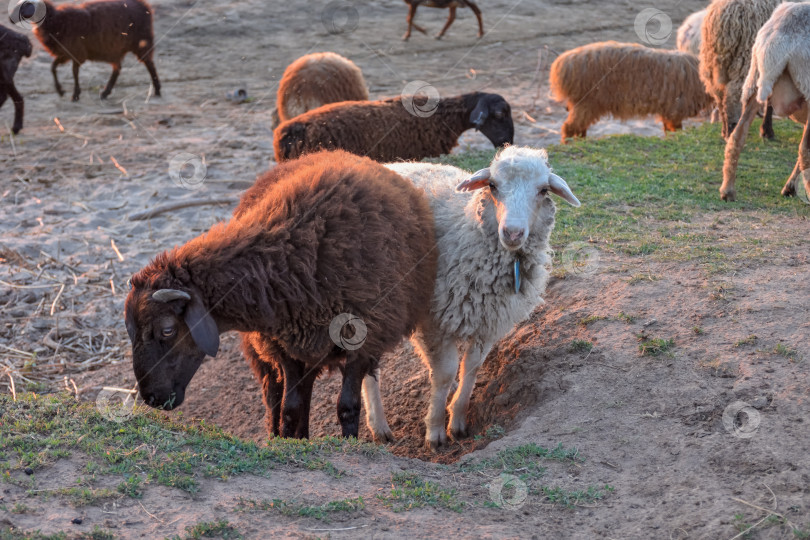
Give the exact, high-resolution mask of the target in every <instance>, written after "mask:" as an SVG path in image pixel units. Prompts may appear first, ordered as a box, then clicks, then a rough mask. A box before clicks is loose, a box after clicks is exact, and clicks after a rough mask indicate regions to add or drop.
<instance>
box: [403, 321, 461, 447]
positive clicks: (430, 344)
mask: <svg viewBox="0 0 810 540" xmlns="http://www.w3.org/2000/svg"><path fill="white" fill-rule="evenodd" d="M412 343H413V344H414V347H415V348H416V351H417V352H418V353H419V354H420V356H421V357H422V359H423V360H424V361H425V362H426V363H427V364H428V367H429V368H430V404H429V405H428V413H427V416H426V417H425V428H426V429H425V445H426V446H427V447H428V448H430V450H431V451H435V450H436V449H437V448H438V447H439V446H441V445H443V444H445V443H447V433H446V430H445V427H444V420H445V409H446V407H447V396H448V394H450V389H451V388H452V387H453V383H454V381H455V378H456V373H457V372H458V349H457V348H456V344H455V342H454V341H453V340H452V339H448V338H445V337H442V336H426V335H425V334H421V333H420V334H415V335H414V339H412Z"/></svg>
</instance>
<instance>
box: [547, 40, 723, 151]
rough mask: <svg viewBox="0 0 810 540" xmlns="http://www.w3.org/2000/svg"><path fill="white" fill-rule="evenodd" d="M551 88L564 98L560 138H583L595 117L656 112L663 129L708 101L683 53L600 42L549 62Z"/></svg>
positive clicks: (676, 126)
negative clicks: (563, 115) (564, 112)
mask: <svg viewBox="0 0 810 540" xmlns="http://www.w3.org/2000/svg"><path fill="white" fill-rule="evenodd" d="M550 77H551V92H552V94H553V95H554V97H555V99H557V100H559V101H562V102H565V104H566V109H567V110H568V118H567V119H566V120H565V123H564V124H563V126H562V142H563V143H565V141H566V139H568V138H570V137H585V135H586V133H587V130H588V128H589V127H590V126H591V125H592V124H594V123H595V122H596V121H597V120H599V118H601V117H602V116H605V115H607V114H612V115H613V116H614V117H615V118H619V119H622V120H624V119H629V118H634V117H639V116H647V115H652V114H654V115H658V116H659V117H660V118H661V121H662V122H663V124H664V131H665V132H666V131H675V130H677V129H681V127H682V122H683V120H684V119H686V118H690V117H692V116H697V115H698V114H700V112H701V111H703V110H705V109H706V108H707V107H708V106H709V105H710V104H711V98H710V97H709V95H708V94H707V93H706V90H705V88H704V87H703V83H702V82H701V81H700V77H699V76H698V59H697V58H696V57H695V56H694V55H692V54H689V53H683V52H680V51H668V50H661V49H649V48H647V47H642V46H641V45H637V44H634V43H617V42H615V41H606V42H602V43H593V44H591V45H585V46H583V47H578V48H576V49H572V50H570V51H567V52H565V53H563V54H561V55H560V56H559V58H557V59H556V60H555V61H554V63H553V64H551V75H550Z"/></svg>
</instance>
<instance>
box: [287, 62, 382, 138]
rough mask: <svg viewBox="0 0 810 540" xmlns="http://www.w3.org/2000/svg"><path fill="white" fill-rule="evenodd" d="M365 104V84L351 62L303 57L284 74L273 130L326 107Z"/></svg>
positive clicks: (355, 66) (358, 69) (366, 92)
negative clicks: (281, 124)
mask: <svg viewBox="0 0 810 540" xmlns="http://www.w3.org/2000/svg"><path fill="white" fill-rule="evenodd" d="M367 100H368V87H367V86H366V80H365V79H364V78H363V72H362V71H360V68H359V67H357V65H356V64H355V63H354V62H352V61H351V60H349V59H348V58H345V57H343V56H341V55H339V54H335V53H333V52H322V53H312V54H307V55H306V56H302V57H301V58H298V59H297V60H296V61H295V62H293V63H292V64H290V65H289V66H287V69H285V70H284V75H282V77H281V82H279V85H278V92H277V93H276V111H275V113H276V117H274V119H273V127H274V128H275V127H276V126H277V125H278V124H280V123H281V122H286V121H287V120H290V119H291V118H295V117H296V116H298V115H299V114H304V113H305V112H307V111H311V110H312V109H317V108H318V107H320V106H322V105H326V104H328V103H337V102H339V101H367Z"/></svg>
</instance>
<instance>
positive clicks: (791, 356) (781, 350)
mask: <svg viewBox="0 0 810 540" xmlns="http://www.w3.org/2000/svg"><path fill="white" fill-rule="evenodd" d="M773 352H774V353H776V354H778V355H779V356H783V357H785V358H787V359H788V360H790V361H791V362H793V361H795V360H796V359H798V358H799V351H797V350H796V349H794V348H792V347H788V346H787V345H783V344H781V343H778V344H777V345H776V347H774V348H773Z"/></svg>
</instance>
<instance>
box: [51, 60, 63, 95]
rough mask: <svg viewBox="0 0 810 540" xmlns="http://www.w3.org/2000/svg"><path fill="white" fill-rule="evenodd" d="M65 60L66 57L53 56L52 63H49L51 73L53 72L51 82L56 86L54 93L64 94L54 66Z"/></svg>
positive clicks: (56, 66)
mask: <svg viewBox="0 0 810 540" xmlns="http://www.w3.org/2000/svg"><path fill="white" fill-rule="evenodd" d="M66 62H67V58H55V59H54V61H53V63H51V74H53V84H54V86H55V87H56V93H57V94H59V95H60V96H64V95H65V91H64V90H62V85H61V84H59V77H58V76H57V74H56V68H58V67H59V66H61V65H62V64H64V63H66Z"/></svg>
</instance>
